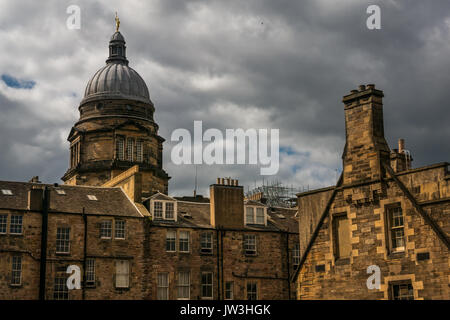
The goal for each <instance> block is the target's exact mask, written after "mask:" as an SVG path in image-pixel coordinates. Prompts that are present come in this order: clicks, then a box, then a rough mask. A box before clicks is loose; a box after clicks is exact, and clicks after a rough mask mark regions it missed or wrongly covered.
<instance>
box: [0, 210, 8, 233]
mask: <svg viewBox="0 0 450 320" xmlns="http://www.w3.org/2000/svg"><path fill="white" fill-rule="evenodd" d="M7 222H8V215H6V214H1V215H0V233H6V228H7Z"/></svg>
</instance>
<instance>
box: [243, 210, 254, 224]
mask: <svg viewBox="0 0 450 320" xmlns="http://www.w3.org/2000/svg"><path fill="white" fill-rule="evenodd" d="M245 212H246V220H245V221H246V223H247V224H252V223H255V221H254V219H253V208H252V207H247V209H246V211H245Z"/></svg>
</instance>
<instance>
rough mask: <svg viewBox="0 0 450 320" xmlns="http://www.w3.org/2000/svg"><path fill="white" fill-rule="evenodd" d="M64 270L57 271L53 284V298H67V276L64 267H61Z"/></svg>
mask: <svg viewBox="0 0 450 320" xmlns="http://www.w3.org/2000/svg"><path fill="white" fill-rule="evenodd" d="M61 269H64V271H61V272H58V274H57V276H56V277H55V282H54V284H53V299H55V300H69V289H68V288H67V283H66V282H67V277H66V276H65V275H64V272H65V269H66V268H65V267H62V268H61Z"/></svg>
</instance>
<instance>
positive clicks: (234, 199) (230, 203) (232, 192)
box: [209, 178, 244, 228]
mask: <svg viewBox="0 0 450 320" xmlns="http://www.w3.org/2000/svg"><path fill="white" fill-rule="evenodd" d="M230 180H231V179H229V178H227V181H228V183H227V184H213V185H211V186H210V189H209V192H210V219H211V225H212V226H213V227H219V226H220V227H225V228H243V227H244V187H242V186H238V185H237V180H233V184H231V183H230Z"/></svg>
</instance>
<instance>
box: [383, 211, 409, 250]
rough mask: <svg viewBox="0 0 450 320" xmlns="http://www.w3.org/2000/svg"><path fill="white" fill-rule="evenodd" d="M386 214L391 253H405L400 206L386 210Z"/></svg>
mask: <svg viewBox="0 0 450 320" xmlns="http://www.w3.org/2000/svg"><path fill="white" fill-rule="evenodd" d="M387 213H388V226H389V238H390V248H391V251H392V252H402V251H405V233H404V225H403V212H402V207H401V206H400V205H396V206H394V207H390V208H388V209H387Z"/></svg>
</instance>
